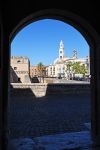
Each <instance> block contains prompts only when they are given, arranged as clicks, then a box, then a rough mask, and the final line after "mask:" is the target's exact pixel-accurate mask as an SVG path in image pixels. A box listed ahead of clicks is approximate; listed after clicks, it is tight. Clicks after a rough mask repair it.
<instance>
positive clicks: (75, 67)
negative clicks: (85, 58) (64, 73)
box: [66, 62, 87, 75]
mask: <svg viewBox="0 0 100 150" xmlns="http://www.w3.org/2000/svg"><path fill="white" fill-rule="evenodd" d="M66 67H67V70H69V71H70V70H72V71H73V72H74V74H83V75H85V74H86V73H87V69H86V68H85V65H84V64H83V65H81V63H80V62H74V63H72V62H68V63H67V64H66Z"/></svg>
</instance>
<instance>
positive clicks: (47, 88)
mask: <svg viewBox="0 0 100 150" xmlns="http://www.w3.org/2000/svg"><path fill="white" fill-rule="evenodd" d="M86 93H90V84H89V83H85V84H78V83H77V84H64V83H54V84H52V83H51V84H46V83H31V84H25V83H11V88H10V95H12V96H14V95H16V96H29V95H31V96H36V97H41V96H46V95H49V94H50V95H52V94H86Z"/></svg>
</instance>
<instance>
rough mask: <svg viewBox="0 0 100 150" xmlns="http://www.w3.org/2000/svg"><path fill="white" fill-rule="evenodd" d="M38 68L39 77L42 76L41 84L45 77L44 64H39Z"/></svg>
mask: <svg viewBox="0 0 100 150" xmlns="http://www.w3.org/2000/svg"><path fill="white" fill-rule="evenodd" d="M37 67H38V75H39V76H40V82H41V76H43V70H44V65H43V63H42V62H39V63H38V65H37Z"/></svg>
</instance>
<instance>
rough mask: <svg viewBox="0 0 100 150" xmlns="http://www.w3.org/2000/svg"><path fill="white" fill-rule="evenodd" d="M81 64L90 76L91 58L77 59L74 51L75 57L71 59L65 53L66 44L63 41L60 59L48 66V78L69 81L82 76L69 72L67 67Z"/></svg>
mask: <svg viewBox="0 0 100 150" xmlns="http://www.w3.org/2000/svg"><path fill="white" fill-rule="evenodd" d="M75 62H79V63H80V65H84V66H85V68H86V70H87V73H86V75H90V60H89V57H86V58H77V51H76V50H73V55H72V57H71V58H68V57H66V56H65V52H64V43H63V41H62V40H61V41H60V46H59V57H58V58H56V59H55V60H54V63H53V64H51V65H49V66H47V68H46V72H47V76H48V77H63V78H67V79H69V78H70V77H73V76H81V74H75V72H74V71H73V70H72V68H71V69H70V70H68V68H67V65H68V64H69V63H75Z"/></svg>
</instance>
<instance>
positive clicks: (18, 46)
mask: <svg viewBox="0 0 100 150" xmlns="http://www.w3.org/2000/svg"><path fill="white" fill-rule="evenodd" d="M61 40H62V41H63V42H64V48H65V49H64V50H65V55H66V56H67V57H71V56H72V52H73V50H77V53H78V58H82V57H86V56H88V55H89V45H88V44H87V42H86V40H85V39H84V37H83V36H82V35H81V33H80V32H78V31H77V30H76V29H75V28H74V27H72V26H71V25H69V24H66V23H64V22H62V21H58V20H53V19H43V20H39V21H36V22H33V23H31V24H29V25H27V26H26V27H24V28H23V29H22V30H21V31H19V32H18V34H17V35H16V36H15V38H14V39H13V41H12V43H11V56H27V57H28V58H29V60H30V64H31V65H37V64H38V63H39V62H42V63H43V64H44V65H49V64H52V63H53V62H54V59H56V58H57V57H58V54H59V43H60V41H61Z"/></svg>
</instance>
